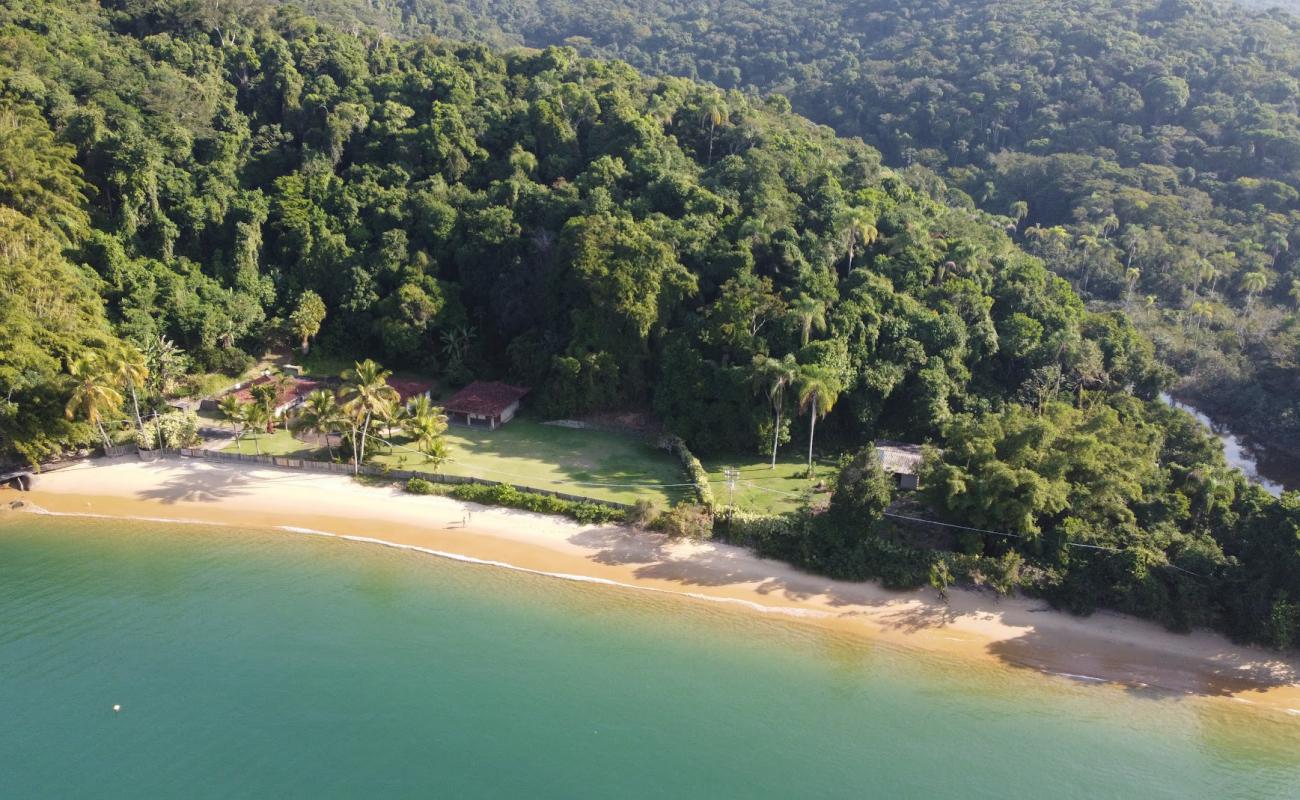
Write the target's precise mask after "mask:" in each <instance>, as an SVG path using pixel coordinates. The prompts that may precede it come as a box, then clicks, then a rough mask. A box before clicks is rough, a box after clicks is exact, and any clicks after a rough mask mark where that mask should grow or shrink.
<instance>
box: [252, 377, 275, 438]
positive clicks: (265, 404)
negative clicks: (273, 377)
mask: <svg viewBox="0 0 1300 800" xmlns="http://www.w3.org/2000/svg"><path fill="white" fill-rule="evenodd" d="M248 393H249V394H251V395H252V396H253V404H254V405H256V406H257V408H258V411H259V413H258V414H257V415H256V416H257V421H258V424H259V425H261V426H262V428H263V429H265V431H266V432H267V433H274V432H275V398H276V396H277V395H278V394H279V390H278V389H277V384H276V383H259V384H258V385H256V386H253V387H250V388H249V390H248ZM250 421H251V420H250Z"/></svg>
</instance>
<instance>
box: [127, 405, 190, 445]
mask: <svg viewBox="0 0 1300 800" xmlns="http://www.w3.org/2000/svg"><path fill="white" fill-rule="evenodd" d="M200 441H202V439H201V438H200V437H199V418H198V417H197V416H196V415H195V414H194V412H193V411H176V412H173V413H171V414H163V415H162V416H158V417H153V418H151V419H147V420H145V421H144V427H143V428H142V429H141V430H138V431H136V432H135V443H136V446H137V447H139V448H140V449H141V450H152V449H154V448H155V447H158V446H159V445H160V444H161V446H163V447H171V448H180V447H198V445H199V442H200Z"/></svg>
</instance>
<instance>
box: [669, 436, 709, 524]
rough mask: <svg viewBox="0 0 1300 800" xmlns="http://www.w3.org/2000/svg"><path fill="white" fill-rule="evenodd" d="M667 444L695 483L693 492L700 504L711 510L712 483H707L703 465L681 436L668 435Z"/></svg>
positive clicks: (706, 473) (707, 476)
mask: <svg viewBox="0 0 1300 800" xmlns="http://www.w3.org/2000/svg"><path fill="white" fill-rule="evenodd" d="M668 446H669V447H670V448H671V449H672V451H673V455H675V456H677V458H678V460H680V461H681V462H682V467H683V468H684V469H685V470H686V474H687V475H688V476H689V477H690V479H691V483H693V484H695V494H696V496H697V497H698V498H699V501H700V505H702V506H704V507H705V508H708V509H709V510H710V511H712V510H713V509H714V508H715V507H716V506H715V503H714V500H713V485H712V484H711V483H709V473H708V471H707V470H706V469H704V465H703V464H701V463H700V460H699V459H698V458H696V457H695V454H694V453H692V452H691V449H690V448H689V447H687V446H686V441H685V440H684V439H682V437H680V436H670V437H669V439H668Z"/></svg>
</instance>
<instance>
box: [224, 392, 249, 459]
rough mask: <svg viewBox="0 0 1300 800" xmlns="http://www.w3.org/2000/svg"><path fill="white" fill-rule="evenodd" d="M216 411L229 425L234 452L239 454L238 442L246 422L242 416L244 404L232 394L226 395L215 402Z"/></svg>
mask: <svg viewBox="0 0 1300 800" xmlns="http://www.w3.org/2000/svg"><path fill="white" fill-rule="evenodd" d="M217 410H218V411H220V412H221V416H223V417H225V418H226V422H229V423H230V432H231V433H233V434H234V435H235V452H236V453H238V452H239V441H240V440H241V439H242V438H244V425H245V424H246V423H247V422H248V420H247V419H246V418H245V415H244V404H243V403H240V402H239V398H238V397H235V396H234V395H233V394H228V395H226V396H225V397H223V398H221V400H220V401H218V402H217Z"/></svg>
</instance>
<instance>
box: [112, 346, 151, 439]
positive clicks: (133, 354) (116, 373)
mask: <svg viewBox="0 0 1300 800" xmlns="http://www.w3.org/2000/svg"><path fill="white" fill-rule="evenodd" d="M109 366H110V368H111V370H112V373H113V377H114V378H115V379H116V380H117V382H118V383H120V384H121V385H123V386H125V387H126V389H127V391H128V392H130V393H131V408H132V410H134V411H135V428H136V430H138V431H142V430H144V419H142V418H141V417H140V397H139V394H138V391H139V387H142V386H144V385H145V381H147V380H148V379H149V367H148V366H147V365H146V364H145V356H144V353H143V352H141V350H140V348H138V347H136V346H135V345H133V344H127V345H125V346H123V347H122V348H120V349H118V350H116V351H115V352H114V353H113V354H112V361H110V362H109Z"/></svg>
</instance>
